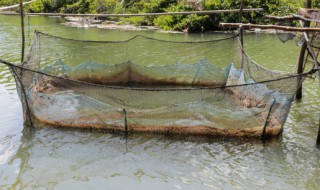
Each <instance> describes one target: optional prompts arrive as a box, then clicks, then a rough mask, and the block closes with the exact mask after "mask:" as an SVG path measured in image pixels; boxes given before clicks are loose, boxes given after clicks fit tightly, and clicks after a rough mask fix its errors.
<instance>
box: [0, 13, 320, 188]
mask: <svg viewBox="0 0 320 190" xmlns="http://www.w3.org/2000/svg"><path fill="white" fill-rule="evenodd" d="M62 21H63V20H62V19H60V18H46V17H30V18H28V19H26V24H27V34H28V33H29V35H27V44H29V42H30V41H31V38H32V35H33V34H32V33H33V30H34V29H37V30H40V31H44V32H47V33H50V34H54V35H58V36H63V37H67V38H76V39H87V40H126V39H128V38H130V37H133V36H135V35H137V34H141V35H146V36H149V37H154V38H159V39H165V40H179V41H182V40H210V39H215V38H217V35H213V34H210V33H207V34H191V35H186V34H163V33H159V32H153V31H139V32H138V31H117V30H114V31H108V30H102V29H94V28H90V29H84V28H69V27H65V26H63V25H61V24H60V23H61V22H62ZM0 23H1V27H0V57H1V58H3V59H6V60H8V61H10V62H14V63H18V62H19V59H20V52H21V50H20V49H21V47H20V43H21V40H20V36H21V34H20V28H19V17H16V16H0ZM28 23H29V25H28ZM221 36H224V35H219V36H218V37H221ZM227 46H228V44H226V47H227ZM245 48H246V50H247V51H248V53H249V54H250V55H251V56H252V57H253V58H254V59H255V60H256V61H257V62H259V63H260V64H262V65H263V66H265V67H267V68H269V69H274V70H280V71H286V72H292V71H293V70H294V68H295V66H294V65H295V63H296V60H297V55H298V51H299V47H298V46H296V44H295V42H294V41H290V42H287V43H285V44H283V43H281V42H280V41H279V40H278V39H277V37H276V36H274V35H270V34H247V35H245ZM222 49H223V47H222ZM57 51H63V50H57ZM0 100H1V101H0V119H1V125H0V189H11V188H14V189H89V188H92V189H128V188H130V189H318V187H319V186H320V180H319V179H320V151H319V149H317V148H316V147H315V139H316V133H317V127H318V126H319V115H320V114H319V113H320V92H319V87H318V86H317V83H316V81H312V80H309V81H306V82H305V83H304V97H303V99H302V100H301V101H295V102H294V103H293V106H292V108H291V111H290V113H289V116H288V119H287V122H286V124H285V126H284V132H283V134H282V135H281V137H280V138H278V139H274V140H272V141H270V142H265V143H263V142H261V141H252V140H250V141H247V140H241V141H240V140H232V139H199V138H177V137H172V138H169V137H164V136H155V135H146V134H134V135H130V136H129V138H128V139H127V140H126V139H125V138H124V137H123V136H122V135H115V134H107V133H101V132H92V131H77V130H59V129H52V128H41V129H32V128H24V127H23V118H22V110H21V104H20V101H19V98H18V97H17V93H16V90H15V82H14V79H13V78H12V76H11V74H10V72H9V70H8V69H7V67H5V66H2V65H1V66H0Z"/></svg>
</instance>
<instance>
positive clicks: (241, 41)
mask: <svg viewBox="0 0 320 190" xmlns="http://www.w3.org/2000/svg"><path fill="white" fill-rule="evenodd" d="M243 7H244V0H241V4H240V11H239V22H240V23H242V12H243ZM239 32H240V43H241V46H242V48H243V47H244V46H243V28H242V27H240V29H239Z"/></svg>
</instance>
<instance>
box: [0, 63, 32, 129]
mask: <svg viewBox="0 0 320 190" xmlns="http://www.w3.org/2000/svg"><path fill="white" fill-rule="evenodd" d="M0 61H1V59H0ZM9 67H10V66H9ZM10 68H11V70H12V72H13V73H14V75H15V77H14V78H15V79H17V80H16V82H19V84H20V86H21V91H22V94H23V96H24V100H25V102H26V106H27V112H28V113H27V114H28V117H29V121H30V125H31V127H33V122H32V117H31V109H30V106H29V102H28V98H27V94H26V91H25V88H24V86H23V83H22V82H21V79H20V78H19V76H18V74H17V73H16V71H15V69H14V68H13V67H12V66H11V67H10Z"/></svg>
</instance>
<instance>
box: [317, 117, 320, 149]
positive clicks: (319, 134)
mask: <svg viewBox="0 0 320 190" xmlns="http://www.w3.org/2000/svg"><path fill="white" fill-rule="evenodd" d="M317 146H318V147H320V118H319V128H318V136H317Z"/></svg>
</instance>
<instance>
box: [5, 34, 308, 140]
mask: <svg viewBox="0 0 320 190" xmlns="http://www.w3.org/2000/svg"><path fill="white" fill-rule="evenodd" d="M57 49H58V50H63V51H59V52H57V51H56V50H57ZM2 62H3V63H5V64H7V65H8V66H9V67H10V69H11V70H12V73H13V75H14V76H15V79H16V82H17V89H18V92H19V96H20V98H21V101H22V105H23V110H24V119H25V123H26V124H28V125H32V124H35V123H37V124H44V125H49V126H56V127H75V128H95V129H106V130H111V131H121V132H130V131H140V132H155V133H164V134H194V135H212V136H233V137H260V136H276V135H278V134H279V133H280V132H281V131H282V127H283V125H284V123H285V120H286V117H287V114H288V112H289V110H290V106H291V102H292V99H293V97H294V95H295V92H296V89H297V88H298V87H299V86H300V84H301V82H302V81H303V79H304V78H305V76H306V75H305V74H303V75H289V74H284V73H279V72H273V71H270V70H268V69H266V68H264V67H262V66H260V65H258V64H257V63H256V62H254V61H253V60H252V59H251V58H250V57H249V56H248V55H247V54H246V53H245V52H244V51H243V49H242V48H241V46H240V45H239V41H238V38H237V36H228V37H224V38H221V39H217V40H209V41H166V40H159V39H153V38H149V37H145V36H135V37H133V38H131V39H128V40H126V41H81V40H72V39H65V38H61V37H57V36H52V35H48V34H44V33H40V32H36V33H35V37H34V41H33V43H32V47H31V49H30V53H29V55H28V57H27V59H26V60H25V61H24V62H23V64H22V65H13V64H10V63H8V62H5V61H2Z"/></svg>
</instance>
